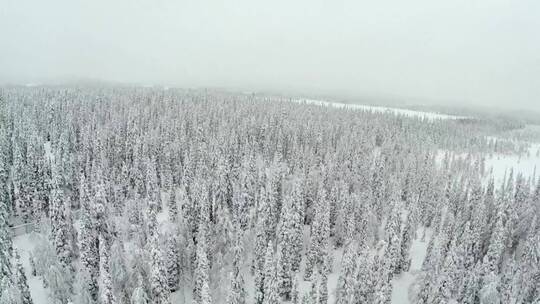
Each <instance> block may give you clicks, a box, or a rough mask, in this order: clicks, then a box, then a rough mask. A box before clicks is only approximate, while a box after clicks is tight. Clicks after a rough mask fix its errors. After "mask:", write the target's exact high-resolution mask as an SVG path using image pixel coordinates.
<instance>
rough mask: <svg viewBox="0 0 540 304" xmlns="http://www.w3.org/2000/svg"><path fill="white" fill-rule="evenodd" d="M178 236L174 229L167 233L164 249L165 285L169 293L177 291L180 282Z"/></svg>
mask: <svg viewBox="0 0 540 304" xmlns="http://www.w3.org/2000/svg"><path fill="white" fill-rule="evenodd" d="M178 234H179V233H178V231H177V230H176V229H174V230H173V231H172V232H169V233H168V235H167V240H166V248H165V250H166V251H165V268H166V270H167V271H166V272H167V285H168V287H169V290H170V291H171V292H174V291H176V290H177V289H178V284H179V282H180V273H181V269H180V241H179V237H178Z"/></svg>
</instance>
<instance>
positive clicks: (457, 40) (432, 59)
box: [0, 0, 540, 110]
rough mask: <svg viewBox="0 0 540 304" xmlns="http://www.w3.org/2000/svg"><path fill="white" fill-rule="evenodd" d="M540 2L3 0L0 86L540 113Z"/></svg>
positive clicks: (514, 0)
mask: <svg viewBox="0 0 540 304" xmlns="http://www.w3.org/2000/svg"><path fill="white" fill-rule="evenodd" d="M539 29H540V1H538V0H441V1H433V0H412V1H403V0H382V1H369V2H367V1H358V0H351V1H349V0H336V1H314V0H297V1H290V0H289V1H281V0H274V1H255V0H236V1H191V0H190V1H182V0H152V1H150V0H130V1H128V0H112V1H111V0H109V1H104V0H93V1H77V0H49V1H43V0H0V38H1V40H0V41H1V42H0V82H2V83H29V82H38V83H39V82H47V81H61V80H66V79H74V78H84V79H100V80H107V81H119V82H129V83H138V84H166V85H176V86H183V87H224V88H231V89H240V90H271V91H276V92H297V93H304V94H313V95H316V94H326V95H332V94H334V95H336V96H349V97H351V98H352V97H359V98H360V97H363V98H366V97H367V98H370V97H373V98H395V99H402V100H422V101H423V102H426V103H436V104H440V103H444V104H454V103H455V104H462V105H463V104H464V105H478V106H490V107H501V108H524V109H537V110H540V100H539V96H540V34H539Z"/></svg>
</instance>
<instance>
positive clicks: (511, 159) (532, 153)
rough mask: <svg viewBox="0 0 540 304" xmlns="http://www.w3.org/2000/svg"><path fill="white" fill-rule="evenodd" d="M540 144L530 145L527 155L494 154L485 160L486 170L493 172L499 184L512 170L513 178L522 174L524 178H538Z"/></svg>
mask: <svg viewBox="0 0 540 304" xmlns="http://www.w3.org/2000/svg"><path fill="white" fill-rule="evenodd" d="M539 149H540V144H531V146H530V147H529V153H528V154H527V155H502V154H496V155H493V156H491V157H489V158H487V159H486V168H487V169H488V170H489V169H492V170H493V176H494V177H495V181H496V182H498V183H500V182H502V180H503V179H504V176H505V175H506V174H508V173H509V172H510V170H511V169H513V170H514V176H516V175H517V174H520V173H521V174H523V176H525V177H527V178H528V177H534V175H536V176H538V173H537V172H536V171H538V170H539V169H540V155H537V153H538V151H539Z"/></svg>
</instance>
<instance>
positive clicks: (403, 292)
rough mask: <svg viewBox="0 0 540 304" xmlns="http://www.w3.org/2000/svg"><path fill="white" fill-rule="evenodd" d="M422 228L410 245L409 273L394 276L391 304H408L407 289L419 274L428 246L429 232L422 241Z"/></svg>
mask: <svg viewBox="0 0 540 304" xmlns="http://www.w3.org/2000/svg"><path fill="white" fill-rule="evenodd" d="M422 229H423V228H421V229H419V231H418V233H417V235H418V238H417V239H416V240H413V242H412V245H411V251H410V256H411V268H410V269H409V271H407V272H404V273H402V274H400V275H398V276H396V277H395V278H394V279H393V281H392V284H393V288H392V304H408V303H410V301H409V287H410V286H411V284H412V283H413V282H414V280H415V279H416V276H417V275H418V273H419V272H420V268H421V267H422V262H424V258H425V257H426V252H427V246H428V240H429V238H430V234H431V232H429V231H427V232H426V237H425V241H422V240H421V239H422V238H421V235H422V234H421V233H423V231H422Z"/></svg>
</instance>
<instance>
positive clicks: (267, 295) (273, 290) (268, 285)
mask: <svg viewBox="0 0 540 304" xmlns="http://www.w3.org/2000/svg"><path fill="white" fill-rule="evenodd" d="M273 247H274V245H273V244H272V242H268V246H267V249H266V255H265V259H264V288H263V294H264V298H263V302H262V303H263V304H277V303H279V290H278V281H277V276H276V264H275V260H274V248H273Z"/></svg>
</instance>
